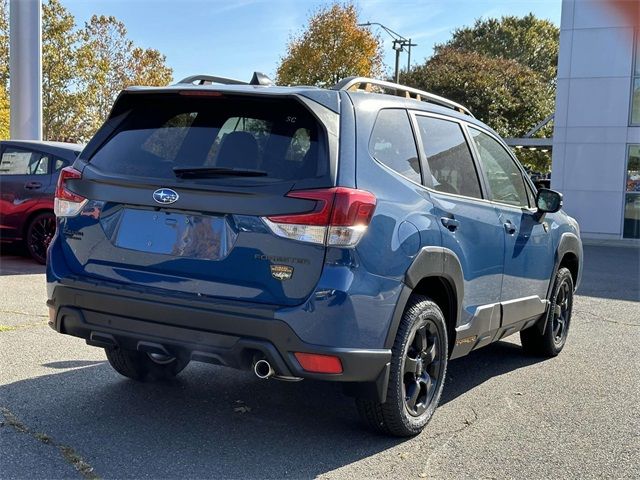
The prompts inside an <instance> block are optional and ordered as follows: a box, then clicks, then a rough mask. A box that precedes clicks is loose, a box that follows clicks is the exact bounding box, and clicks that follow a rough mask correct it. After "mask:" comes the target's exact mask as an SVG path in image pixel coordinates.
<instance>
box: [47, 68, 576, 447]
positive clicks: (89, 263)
mask: <svg viewBox="0 0 640 480" xmlns="http://www.w3.org/2000/svg"><path fill="white" fill-rule="evenodd" d="M241 83H242V82H238V81H232V80H228V79H224V78H220V77H208V76H195V77H190V78H187V79H185V80H183V81H182V82H180V83H178V84H176V85H173V86H170V87H160V88H128V89H127V90H125V91H123V92H122V93H121V94H120V96H119V97H118V99H117V101H116V102H115V105H114V107H113V110H112V111H111V114H110V116H109V118H108V119H107V121H106V122H105V124H104V125H103V126H102V127H101V128H100V130H99V131H98V132H97V133H96V135H95V136H94V137H93V139H92V140H91V141H90V142H89V143H88V145H87V146H86V147H85V149H84V150H83V152H82V153H81V154H80V156H79V157H78V159H77V160H76V161H75V163H74V164H73V166H71V167H67V168H65V169H64V170H63V171H62V174H61V175H60V180H59V183H58V187H57V192H56V200H55V210H56V214H57V217H58V222H59V223H58V229H57V234H56V237H55V238H54V240H53V241H52V243H51V245H50V248H49V252H48V264H47V282H48V297H49V300H48V306H49V311H50V325H51V326H52V327H53V328H54V329H55V330H56V331H58V332H60V333H64V334H67V335H73V336H76V337H80V338H84V339H85V340H86V342H87V343H88V344H90V345H94V346H97V347H101V348H104V349H105V351H106V355H107V358H108V360H109V362H110V364H111V365H112V366H113V368H114V369H115V370H116V371H118V372H119V373H121V374H122V375H124V376H126V377H130V378H133V379H136V380H153V379H163V378H168V377H172V376H174V375H177V374H178V373H179V372H180V371H181V370H183V369H184V368H185V366H186V365H187V364H188V363H189V361H191V360H196V361H203V362H209V363H212V364H217V365H225V366H229V367H234V368H239V369H252V370H253V371H254V372H255V374H256V375H257V376H258V377H260V378H274V379H282V380H292V381H295V380H301V379H304V378H313V379H321V380H327V381H334V382H342V384H343V385H344V387H345V391H346V393H347V394H350V395H352V396H354V397H356V401H357V405H358V410H359V412H360V414H361V415H362V417H363V419H364V420H365V421H366V422H367V423H368V424H369V425H370V426H371V427H372V428H374V429H376V430H378V431H381V432H385V433H387V434H391V435H398V436H407V435H414V434H417V433H419V432H420V431H421V430H422V429H423V428H424V426H425V425H426V423H427V422H428V421H429V419H430V418H431V416H432V415H433V412H434V410H435V408H436V406H437V404H438V401H439V399H440V396H441V393H442V389H443V385H444V381H445V376H446V373H447V364H448V361H449V360H451V359H454V358H458V357H461V356H463V355H466V354H468V353H469V352H471V351H473V350H475V349H478V348H480V347H483V346H485V345H488V344H489V343H491V342H495V341H498V340H500V339H502V338H504V337H506V336H507V335H511V334H512V333H515V332H518V331H519V332H520V337H521V340H522V346H523V349H524V350H525V351H526V352H528V353H530V354H537V355H545V356H554V355H557V354H558V353H559V352H560V351H561V350H562V348H563V346H564V344H565V342H566V339H567V334H568V331H569V325H570V320H571V309H572V301H573V293H574V290H575V289H576V288H577V286H578V284H579V282H580V276H581V271H582V245H581V241H580V234H579V228H578V225H577V223H576V221H575V220H573V219H572V218H571V217H569V216H568V215H566V214H565V213H563V212H562V211H561V210H560V208H561V206H562V197H561V196H560V194H558V193H556V192H554V191H551V190H545V189H542V190H539V191H536V189H535V188H534V186H533V185H532V183H531V181H530V179H529V178H528V177H527V175H526V174H525V172H524V170H523V169H522V167H521V166H520V164H519V163H518V162H517V160H516V159H515V157H514V156H513V154H512V153H511V151H510V149H509V148H508V147H507V146H506V145H505V143H504V142H503V141H502V140H501V139H500V138H499V137H498V135H496V133H495V132H493V131H492V130H491V129H489V128H488V127H487V126H486V125H484V124H483V123H481V122H479V121H477V120H476V119H475V118H474V117H473V115H472V114H471V113H470V112H469V111H468V110H467V109H466V108H464V107H463V106H461V105H459V104H456V103H454V102H451V101H449V100H447V99H444V98H442V97H438V96H436V95H433V94H430V93H427V92H423V91H419V90H415V89H412V88H408V87H404V86H401V85H396V84H392V83H388V82H383V81H378V80H373V79H367V78H347V79H344V80H343V81H341V82H340V83H338V84H337V85H336V86H335V87H333V88H331V89H320V88H310V87H278V86H274V85H272V84H270V82H269V81H268V79H266V78H265V77H264V76H261V75H259V74H256V75H254V78H253V79H252V81H251V82H250V83H249V84H241Z"/></svg>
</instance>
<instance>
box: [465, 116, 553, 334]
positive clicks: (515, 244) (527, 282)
mask: <svg viewBox="0 0 640 480" xmlns="http://www.w3.org/2000/svg"><path fill="white" fill-rule="evenodd" d="M469 133H470V136H471V138H472V139H473V143H474V146H475V148H476V150H477V152H478V157H479V162H480V165H481V168H482V170H483V171H484V175H485V177H486V180H487V184H488V192H489V198H490V199H491V201H492V202H494V206H495V208H496V211H497V212H498V215H499V216H500V223H501V225H502V227H503V229H504V230H503V236H504V238H505V246H506V248H505V257H504V281H503V284H502V294H501V301H502V302H503V303H505V302H506V303H505V305H506V306H505V308H504V313H503V314H504V321H503V323H505V324H508V323H512V322H516V321H518V320H523V319H524V318H526V317H527V316H529V315H528V313H527V312H529V311H530V310H531V309H533V311H537V310H536V309H538V310H539V309H540V308H543V305H542V304H540V303H538V301H537V300H536V299H532V298H531V297H532V296H536V297H538V298H539V299H540V300H544V299H545V298H546V296H547V287H548V285H549V277H550V276H551V272H552V270H553V264H554V254H553V251H552V244H551V234H550V226H549V225H548V223H547V222H546V221H545V219H544V218H539V217H538V216H537V214H536V209H535V197H534V195H533V191H532V190H531V187H530V185H529V184H528V182H526V180H525V178H524V172H523V171H522V169H521V168H520V167H519V166H518V164H517V163H516V161H515V159H514V158H513V157H512V156H511V154H510V153H509V152H508V151H507V149H506V148H505V147H504V146H503V145H502V144H501V143H500V142H499V141H498V140H497V139H496V138H495V137H494V136H493V135H491V134H489V132H483V131H481V130H480V129H478V128H475V127H471V126H470V127H469ZM539 313H542V312H539ZM530 316H533V314H532V315H530Z"/></svg>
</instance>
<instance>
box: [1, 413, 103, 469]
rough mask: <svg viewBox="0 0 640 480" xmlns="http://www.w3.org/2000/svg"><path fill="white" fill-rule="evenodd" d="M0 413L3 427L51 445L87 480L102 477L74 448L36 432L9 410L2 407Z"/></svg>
mask: <svg viewBox="0 0 640 480" xmlns="http://www.w3.org/2000/svg"><path fill="white" fill-rule="evenodd" d="M0 413H2V418H3V419H4V420H2V421H0V428H1V427H5V426H7V427H10V428H13V429H14V430H15V431H16V432H18V433H23V434H25V435H29V436H30V437H32V438H34V439H36V440H37V441H38V442H40V443H42V444H44V445H50V446H51V447H54V448H56V449H57V450H58V451H59V452H60V455H61V456H62V458H63V459H64V461H65V462H67V463H68V464H70V465H71V466H72V467H73V468H75V469H76V471H77V472H78V473H79V474H80V475H81V476H82V478H85V479H87V480H99V479H100V477H99V476H98V475H97V474H96V473H95V471H94V469H93V467H92V466H91V465H89V464H88V463H87V462H86V461H85V460H84V459H83V458H82V457H81V456H80V455H79V454H78V453H77V452H76V451H75V450H74V449H73V448H72V447H70V446H68V445H64V444H62V443H58V442H56V441H55V440H54V439H53V438H52V437H50V436H49V435H47V434H46V433H42V432H36V431H34V430H32V429H30V428H29V427H28V426H27V425H25V424H24V423H23V422H21V421H20V420H19V419H18V417H16V416H15V415H14V414H13V413H12V412H11V411H10V410H9V409H7V408H4V407H0Z"/></svg>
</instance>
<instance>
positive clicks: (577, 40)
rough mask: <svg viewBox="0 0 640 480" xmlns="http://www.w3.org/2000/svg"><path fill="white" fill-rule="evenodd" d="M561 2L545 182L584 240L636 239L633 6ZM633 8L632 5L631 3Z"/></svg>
mask: <svg viewBox="0 0 640 480" xmlns="http://www.w3.org/2000/svg"><path fill="white" fill-rule="evenodd" d="M611 3H612V2H605V1H603V0H563V2H562V17H561V25H560V55H559V60H558V85H557V97H556V112H555V119H554V131H553V151H552V152H553V153H552V175H551V188H553V189H556V190H559V191H561V192H562V193H563V194H564V205H565V210H566V211H567V212H568V213H569V214H570V215H572V216H574V217H576V218H577V219H578V221H579V222H580V227H581V230H582V234H583V237H584V238H588V239H593V240H624V241H625V242H628V243H631V244H635V242H638V240H634V239H640V33H639V32H638V26H639V23H640V22H639V18H638V16H639V15H640V10H639V11H637V12H636V13H631V14H630V13H629V12H627V13H626V14H622V13H621V12H618V11H616V10H613V9H612V8H611V7H610V4H611ZM634 3H636V5H635V6H636V7H638V3H640V2H634Z"/></svg>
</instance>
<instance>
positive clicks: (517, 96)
mask: <svg viewBox="0 0 640 480" xmlns="http://www.w3.org/2000/svg"><path fill="white" fill-rule="evenodd" d="M401 78H402V80H401V81H402V83H404V84H406V85H411V86H413V87H416V88H419V89H421V90H427V91H430V92H434V93H437V94H438V95H441V96H443V97H446V98H450V99H451V100H454V101H456V102H458V103H461V104H462V105H465V106H466V107H468V108H469V109H470V110H471V112H473V114H474V115H475V116H476V117H477V118H478V119H479V120H481V121H483V122H485V123H486V124H487V125H489V126H490V127H492V128H493V129H494V130H496V132H498V133H499V134H500V135H501V136H503V137H517V136H521V135H524V134H525V133H526V132H527V131H528V130H529V129H531V127H533V126H534V125H535V124H536V123H538V122H539V121H540V120H541V119H543V118H545V117H546V116H547V115H549V114H550V113H551V112H553V108H554V101H553V97H551V96H549V95H548V91H549V87H548V84H547V83H546V82H545V80H544V79H543V78H542V76H541V75H540V74H539V73H537V72H535V71H533V70H531V69H530V68H528V67H526V66H524V65H521V64H520V63H518V62H516V61H515V60H507V59H504V58H493V57H487V56H485V55H481V54H479V53H474V52H465V51H459V50H456V49H453V48H446V49H445V48H441V49H439V51H438V53H437V54H435V55H434V56H433V57H431V58H430V59H429V61H427V62H426V63H425V64H424V65H422V66H419V67H416V68H414V69H412V70H411V71H410V72H409V73H408V74H407V73H405V74H404V75H402V77H401ZM521 153H523V152H519V155H520V154H521ZM531 153H533V152H531ZM531 153H529V152H527V153H526V155H524V156H523V158H522V161H523V163H527V164H528V166H530V167H533V168H535V169H542V170H543V171H544V170H546V169H547V168H548V158H547V157H546V156H544V155H540V154H536V155H531ZM525 156H526V159H525V158H524V157H525Z"/></svg>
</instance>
